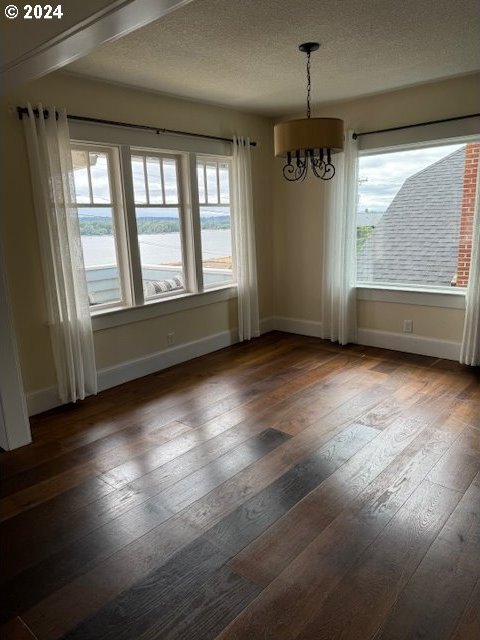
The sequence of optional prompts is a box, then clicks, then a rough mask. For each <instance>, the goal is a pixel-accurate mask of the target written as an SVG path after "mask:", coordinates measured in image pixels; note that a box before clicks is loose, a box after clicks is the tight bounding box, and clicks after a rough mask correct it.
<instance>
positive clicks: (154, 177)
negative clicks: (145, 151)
mask: <svg viewBox="0 0 480 640" xmlns="http://www.w3.org/2000/svg"><path fill="white" fill-rule="evenodd" d="M147 177H148V195H149V196H150V202H151V204H163V193H162V174H161V171H160V158H147ZM143 202H145V201H143Z"/></svg>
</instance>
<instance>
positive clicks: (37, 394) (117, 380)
mask: <svg viewBox="0 0 480 640" xmlns="http://www.w3.org/2000/svg"><path fill="white" fill-rule="evenodd" d="M273 329H274V318H273V317H268V318H264V319H262V320H261V321H260V332H261V333H262V334H263V333H268V332H269V331H273ZM236 342H238V335H237V331H236V329H232V330H230V331H222V332H221V333H216V334H212V335H210V336H206V337H205V338H201V339H200V340H193V341H192V342H187V343H186V344H181V345H178V346H176V347H171V348H169V349H165V350H164V351H158V352H156V353H152V354H149V355H148V356H144V357H142V358H135V359H133V360H127V361H126V362H122V363H120V364H118V365H115V366H113V367H107V368H105V369H100V370H99V371H98V390H99V391H104V390H105V389H110V388H111V387H116V386H117V385H119V384H123V383H124V382H130V380H135V379H136V378H142V377H143V376H147V375H148V374H150V373H155V372H156V371H161V370H162V369H167V368H168V367H172V366H173V365H176V364H180V363H182V362H186V361H187V360H192V359H193V358H198V357H199V356H203V355H206V354H207V353H212V352H213V351H218V350H219V349H224V348H225V347H229V346H230V345H232V344H235V343H236ZM60 404H61V402H60V400H59V398H58V395H57V390H56V388H55V387H47V388H44V389H39V390H38V391H32V392H30V393H27V407H28V415H29V416H33V415H36V414H37V413H43V412H44V411H49V410H50V409H54V408H55V407H58V406H60Z"/></svg>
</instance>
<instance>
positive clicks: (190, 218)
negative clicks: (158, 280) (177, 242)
mask: <svg viewBox="0 0 480 640" xmlns="http://www.w3.org/2000/svg"><path fill="white" fill-rule="evenodd" d="M182 168H183V175H184V179H183V180H182V191H183V198H182V201H183V203H184V206H183V207H182V213H183V234H182V235H183V242H184V249H185V253H184V255H185V276H186V284H187V290H188V291H192V292H193V293H201V292H202V291H203V271H202V237H201V231H200V205H199V200H198V185H197V159H196V156H195V154H194V153H189V154H188V155H186V156H184V162H183V167H182Z"/></svg>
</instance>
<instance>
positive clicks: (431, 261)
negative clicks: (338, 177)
mask: <svg viewBox="0 0 480 640" xmlns="http://www.w3.org/2000/svg"><path fill="white" fill-rule="evenodd" d="M479 147H480V145H479V144H478V143H470V144H456V145H444V146H435V147H429V148H425V149H411V150H407V151H395V152H391V153H384V154H376V155H368V156H361V157H360V160H359V193H358V207H357V280H358V281H359V282H366V283H372V284H375V283H379V284H405V285H412V286H422V285H423V286H434V287H453V286H457V287H466V286H467V283H468V273H469V269H470V256H471V248H472V222H473V215H472V212H473V202H474V198H475V185H476V179H475V178H476V171H477V168H478V150H479ZM474 173H475V175H473V174H474Z"/></svg>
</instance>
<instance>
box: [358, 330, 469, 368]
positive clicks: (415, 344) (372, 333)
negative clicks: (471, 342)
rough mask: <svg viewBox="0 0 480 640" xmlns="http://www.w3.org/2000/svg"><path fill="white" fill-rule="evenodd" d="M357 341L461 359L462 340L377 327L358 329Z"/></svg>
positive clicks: (407, 351)
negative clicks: (444, 338)
mask: <svg viewBox="0 0 480 640" xmlns="http://www.w3.org/2000/svg"><path fill="white" fill-rule="evenodd" d="M357 342H358V344H363V345H366V346H368V347H380V348H381V349H393V350H394V351H405V352H406V353H417V354H419V355H423V356H432V357H434V358H445V359H446V360H457V361H458V360H459V358H460V347H461V345H460V342H453V341H450V340H439V339H438V338H427V337H425V336H416V335H412V334H408V333H407V334H405V333H396V332H393V331H378V330H376V329H358V331H357Z"/></svg>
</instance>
